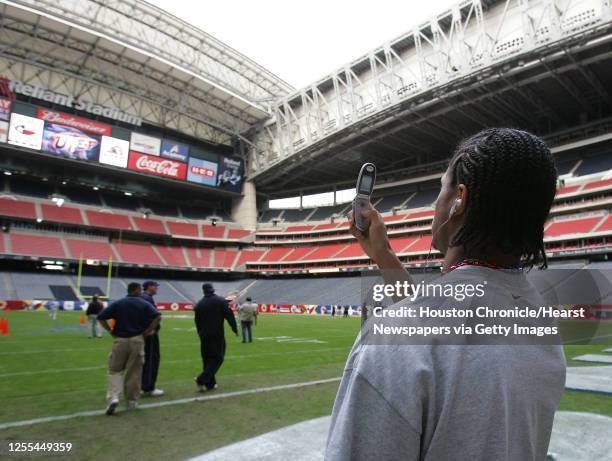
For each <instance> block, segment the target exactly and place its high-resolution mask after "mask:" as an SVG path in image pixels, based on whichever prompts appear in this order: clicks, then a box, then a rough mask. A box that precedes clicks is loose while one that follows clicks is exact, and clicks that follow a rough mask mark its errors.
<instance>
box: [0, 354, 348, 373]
mask: <svg viewBox="0 0 612 461" xmlns="http://www.w3.org/2000/svg"><path fill="white" fill-rule="evenodd" d="M344 349H345V348H344V347H330V348H325V349H309V350H303V351H287V352H264V353H261V354H245V355H226V356H225V360H240V359H248V358H258V357H268V356H272V355H295V354H312V353H313V352H331V351H339V350H344ZM48 352H49V351H48ZM201 361H202V359H201V358H200V357H193V358H190V359H181V360H163V361H162V362H161V363H162V364H164V363H189V362H198V363H200V362H201ZM106 368H107V365H100V366H97V367H80V368H48V369H46V370H36V371H16V372H12V373H0V378H8V377H11V376H30V375H44V374H47V373H64V372H71V371H91V370H102V369H106Z"/></svg>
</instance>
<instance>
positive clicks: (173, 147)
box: [161, 139, 189, 162]
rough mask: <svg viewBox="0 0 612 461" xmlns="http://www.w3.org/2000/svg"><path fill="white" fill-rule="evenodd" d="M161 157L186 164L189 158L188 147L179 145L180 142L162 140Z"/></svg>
mask: <svg viewBox="0 0 612 461" xmlns="http://www.w3.org/2000/svg"><path fill="white" fill-rule="evenodd" d="M161 156H162V157H164V158H169V159H170V160H176V161H178V162H186V161H187V158H188V157H189V146H188V145H187V144H181V143H180V142H176V141H170V140H169V139H164V140H162V145H161Z"/></svg>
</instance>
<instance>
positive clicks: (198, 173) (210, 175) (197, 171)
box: [187, 157, 217, 186]
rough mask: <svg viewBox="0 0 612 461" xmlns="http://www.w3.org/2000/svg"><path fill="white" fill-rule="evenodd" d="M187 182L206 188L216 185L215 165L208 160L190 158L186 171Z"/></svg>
mask: <svg viewBox="0 0 612 461" xmlns="http://www.w3.org/2000/svg"><path fill="white" fill-rule="evenodd" d="M187 181H191V182H197V183H198V184H204V185H207V186H216V185H217V164H216V163H215V162H209V161H208V160H201V159H199V158H195V157H191V158H190V159H189V168H188V169H187Z"/></svg>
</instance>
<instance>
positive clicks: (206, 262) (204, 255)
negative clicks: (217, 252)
mask: <svg viewBox="0 0 612 461" xmlns="http://www.w3.org/2000/svg"><path fill="white" fill-rule="evenodd" d="M211 253H212V250H211V249H210V248H193V247H189V248H187V257H188V258H189V261H190V262H191V267H213V264H212V262H211V260H210V256H211Z"/></svg>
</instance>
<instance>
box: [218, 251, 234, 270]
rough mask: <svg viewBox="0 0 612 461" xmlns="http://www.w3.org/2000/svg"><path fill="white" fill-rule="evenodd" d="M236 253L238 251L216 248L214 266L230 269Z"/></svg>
mask: <svg viewBox="0 0 612 461" xmlns="http://www.w3.org/2000/svg"><path fill="white" fill-rule="evenodd" d="M237 254H238V251H236V250H223V249H216V250H215V257H214V260H215V265H214V267H217V268H220V269H230V268H231V267H232V264H234V260H235V259H236V255H237Z"/></svg>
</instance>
